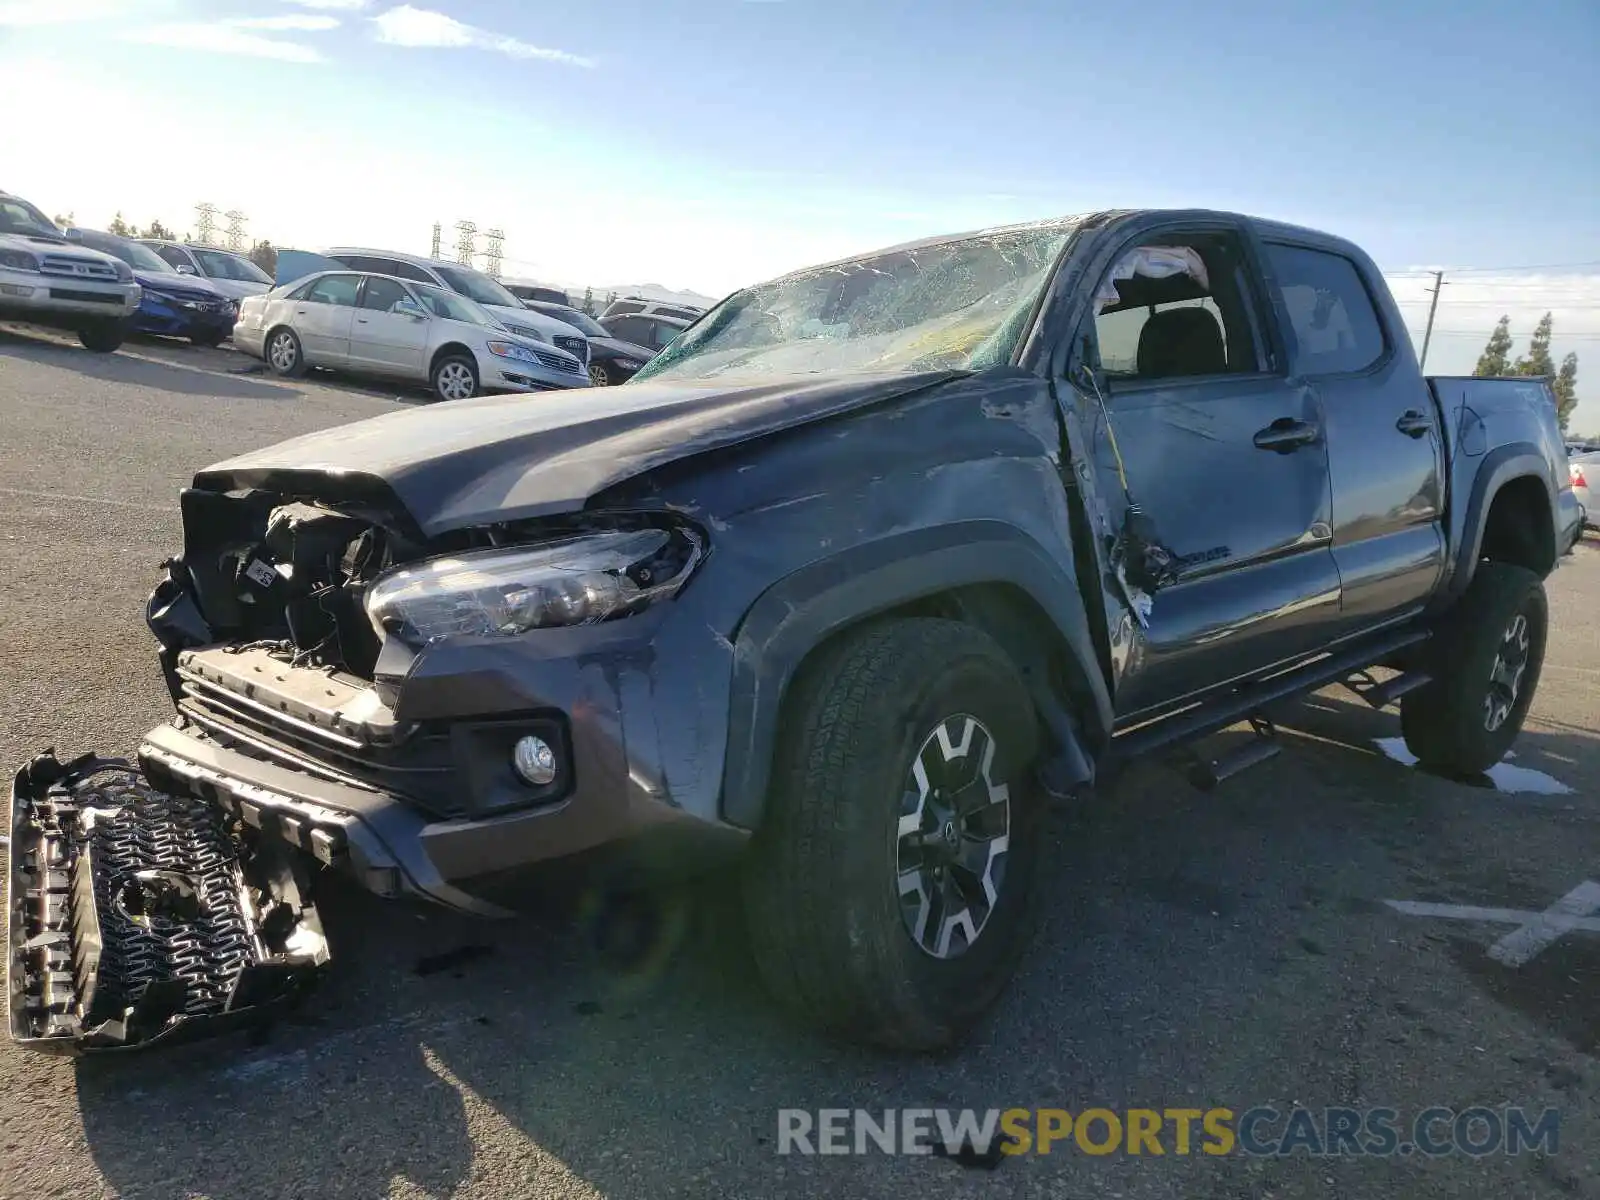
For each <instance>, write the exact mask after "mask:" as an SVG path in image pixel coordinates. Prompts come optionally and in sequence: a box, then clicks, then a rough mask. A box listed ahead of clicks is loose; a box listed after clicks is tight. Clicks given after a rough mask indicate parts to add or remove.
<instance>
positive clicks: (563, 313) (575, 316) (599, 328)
mask: <svg viewBox="0 0 1600 1200" xmlns="http://www.w3.org/2000/svg"><path fill="white" fill-rule="evenodd" d="M533 309H534V311H535V312H542V313H543V314H544V315H545V316H547V317H554V318H555V319H556V320H558V321H562V322H564V323H566V324H568V325H571V326H572V327H573V328H574V329H576V330H577V331H578V332H579V333H581V334H583V335H584V336H586V337H610V336H611V334H610V333H609V332H608V331H607V329H606V327H605V326H604V325H602V324H600V322H599V321H596V320H595V319H594V318H593V317H591V316H590V315H589V314H588V313H586V312H579V311H578V310H577V309H575V308H566V307H564V306H563V305H560V304H535V305H534V306H533Z"/></svg>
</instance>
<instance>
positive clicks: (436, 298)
mask: <svg viewBox="0 0 1600 1200" xmlns="http://www.w3.org/2000/svg"><path fill="white" fill-rule="evenodd" d="M411 286H412V287H414V288H415V289H416V291H417V298H418V299H420V300H421V301H422V306H423V307H424V308H426V309H427V310H428V311H429V312H431V313H432V314H433V315H434V316H436V317H444V318H446V319H447V320H451V321H465V322H466V323H467V324H468V325H489V326H492V327H493V328H496V329H498V328H500V327H501V326H500V322H499V321H496V320H495V319H494V317H493V316H492V315H491V314H490V313H487V312H485V311H484V310H483V308H482V307H481V306H479V305H477V304H475V303H473V302H472V301H471V300H468V299H467V298H466V297H465V296H458V295H456V294H455V293H454V292H448V291H446V290H445V289H444V288H442V287H435V286H434V285H433V284H431V283H414V284H412V285H411Z"/></svg>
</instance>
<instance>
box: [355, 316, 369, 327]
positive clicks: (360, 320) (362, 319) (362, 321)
mask: <svg viewBox="0 0 1600 1200" xmlns="http://www.w3.org/2000/svg"><path fill="white" fill-rule="evenodd" d="M366 323H367V319H366V318H365V317H357V318H356V324H357V325H365V324H366Z"/></svg>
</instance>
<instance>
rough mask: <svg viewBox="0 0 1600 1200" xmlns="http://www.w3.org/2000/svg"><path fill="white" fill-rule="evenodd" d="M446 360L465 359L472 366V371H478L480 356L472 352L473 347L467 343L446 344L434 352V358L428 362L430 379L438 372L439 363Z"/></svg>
mask: <svg viewBox="0 0 1600 1200" xmlns="http://www.w3.org/2000/svg"><path fill="white" fill-rule="evenodd" d="M446 358H464V359H466V360H467V361H468V362H470V363H471V364H472V369H473V370H474V371H477V369H478V356H477V355H476V354H474V353H473V352H472V347H471V346H469V345H467V344H466V343H465V342H446V343H445V344H444V345H442V346H440V347H439V348H438V349H437V350H435V351H434V352H433V357H432V358H430V359H429V360H428V378H429V379H430V380H431V379H432V378H433V373H434V371H436V370H438V367H439V363H440V362H441V361H442V360H444V359H446Z"/></svg>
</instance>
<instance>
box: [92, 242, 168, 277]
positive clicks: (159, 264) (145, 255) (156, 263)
mask: <svg viewBox="0 0 1600 1200" xmlns="http://www.w3.org/2000/svg"><path fill="white" fill-rule="evenodd" d="M80 240H81V241H82V243H83V244H84V245H85V246H88V247H89V248H90V249H91V250H99V251H100V252H101V253H102V254H109V255H111V256H112V257H113V258H120V259H121V260H122V261H123V262H125V263H127V264H128V265H129V266H130V267H132V268H133V269H134V270H136V271H149V272H151V273H152V274H156V275H176V274H177V273H178V272H177V270H176V269H175V268H174V267H173V265H172V264H171V263H169V262H168V261H167V260H166V259H164V258H162V257H161V255H159V254H157V253H156V252H155V251H154V250H152V249H150V247H149V246H143V245H140V244H139V243H138V242H125V241H123V240H122V239H121V238H116V237H108V236H106V235H103V234H102V235H100V236H97V237H84V238H81V239H80Z"/></svg>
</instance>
